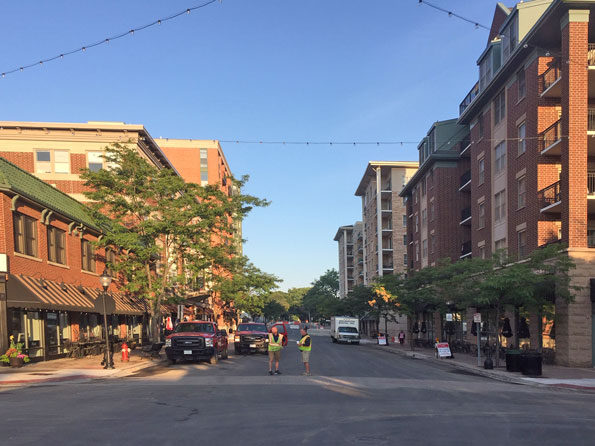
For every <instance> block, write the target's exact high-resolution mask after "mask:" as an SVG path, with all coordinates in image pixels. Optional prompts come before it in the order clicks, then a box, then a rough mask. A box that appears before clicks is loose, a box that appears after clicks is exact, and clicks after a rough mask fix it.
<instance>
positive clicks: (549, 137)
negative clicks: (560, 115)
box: [537, 120, 562, 156]
mask: <svg viewBox="0 0 595 446" xmlns="http://www.w3.org/2000/svg"><path fill="white" fill-rule="evenodd" d="M537 148H538V149H539V152H540V153H541V154H542V155H547V156H560V155H561V149H562V121H560V120H557V121H556V122H554V123H553V124H552V125H550V126H549V127H548V128H547V129H545V130H544V131H543V132H541V133H540V134H539V136H538V138H537Z"/></svg>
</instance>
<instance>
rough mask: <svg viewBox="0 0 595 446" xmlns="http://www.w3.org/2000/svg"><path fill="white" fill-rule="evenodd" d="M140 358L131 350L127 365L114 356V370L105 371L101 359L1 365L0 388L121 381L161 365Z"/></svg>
mask: <svg viewBox="0 0 595 446" xmlns="http://www.w3.org/2000/svg"><path fill="white" fill-rule="evenodd" d="M164 358H165V356H164V355H163V354H162V355H161V356H160V358H159V359H153V360H151V359H149V358H143V359H141V357H140V350H134V351H132V353H131V355H130V361H129V362H122V361H121V360H120V356H119V355H116V356H115V357H114V367H115V368H114V369H112V370H105V369H104V368H103V366H101V360H102V359H103V356H101V355H97V356H87V357H85V358H81V359H71V358H62V359H54V360H51V361H43V362H36V363H29V364H26V365H24V366H23V367H21V368H12V367H1V366H0V389H1V388H2V387H5V386H6V387H8V386H22V385H33V384H44V383H52V382H64V381H80V380H90V379H102V378H103V379H106V378H120V377H123V376H128V375H130V374H132V373H134V372H136V371H138V370H142V369H144V368H148V367H152V366H155V365H157V364H160V363H161V362H163V361H164V360H165V359H164Z"/></svg>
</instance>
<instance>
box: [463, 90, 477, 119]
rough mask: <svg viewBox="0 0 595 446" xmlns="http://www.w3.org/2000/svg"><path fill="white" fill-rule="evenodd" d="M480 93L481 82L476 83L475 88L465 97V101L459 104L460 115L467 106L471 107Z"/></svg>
mask: <svg viewBox="0 0 595 446" xmlns="http://www.w3.org/2000/svg"><path fill="white" fill-rule="evenodd" d="M478 95H479V83H476V84H475V85H474V86H473V88H472V89H471V91H470V92H469V93H468V94H467V96H465V99H463V102H461V104H460V105H459V115H462V114H463V112H464V111H465V109H466V108H467V107H469V105H471V103H472V102H473V100H474V99H475V98H476V97H477V96H478Z"/></svg>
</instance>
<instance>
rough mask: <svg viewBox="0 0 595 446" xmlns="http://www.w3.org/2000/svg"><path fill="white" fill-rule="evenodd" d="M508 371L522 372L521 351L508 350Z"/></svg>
mask: <svg viewBox="0 0 595 446" xmlns="http://www.w3.org/2000/svg"><path fill="white" fill-rule="evenodd" d="M506 371H507V372H520V371H521V351H520V350H514V349H508V350H506Z"/></svg>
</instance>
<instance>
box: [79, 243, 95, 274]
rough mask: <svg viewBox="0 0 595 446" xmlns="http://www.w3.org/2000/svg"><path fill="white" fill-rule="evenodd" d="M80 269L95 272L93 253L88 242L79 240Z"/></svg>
mask: <svg viewBox="0 0 595 446" xmlns="http://www.w3.org/2000/svg"><path fill="white" fill-rule="evenodd" d="M81 259H82V265H81V268H82V269H83V270H85V271H90V272H92V273H94V272H95V253H94V252H93V247H92V246H91V242H90V241H89V240H85V239H83V240H81Z"/></svg>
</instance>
